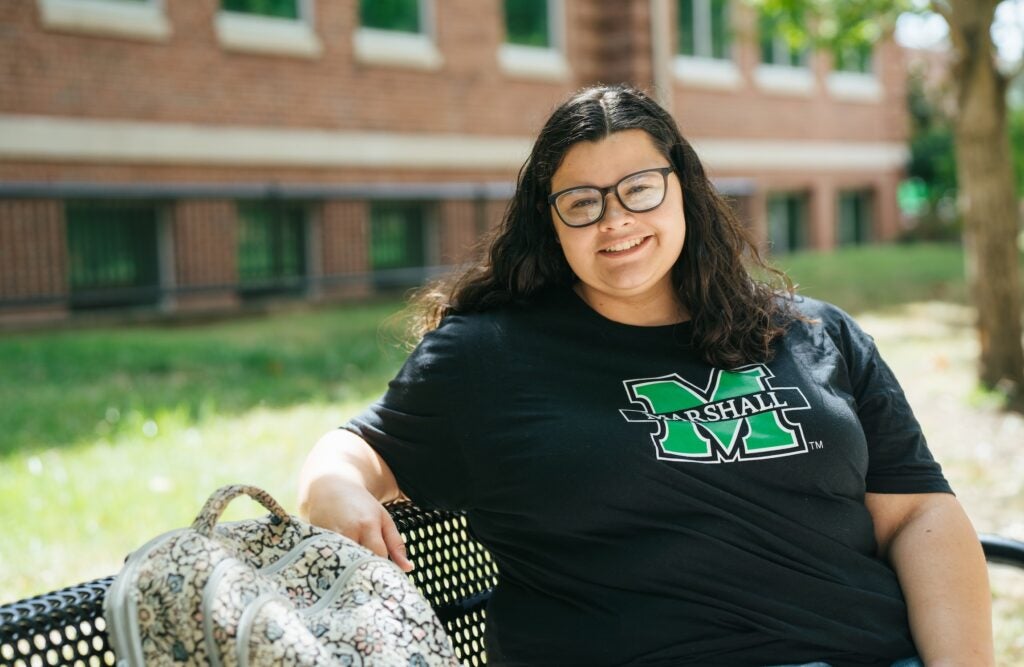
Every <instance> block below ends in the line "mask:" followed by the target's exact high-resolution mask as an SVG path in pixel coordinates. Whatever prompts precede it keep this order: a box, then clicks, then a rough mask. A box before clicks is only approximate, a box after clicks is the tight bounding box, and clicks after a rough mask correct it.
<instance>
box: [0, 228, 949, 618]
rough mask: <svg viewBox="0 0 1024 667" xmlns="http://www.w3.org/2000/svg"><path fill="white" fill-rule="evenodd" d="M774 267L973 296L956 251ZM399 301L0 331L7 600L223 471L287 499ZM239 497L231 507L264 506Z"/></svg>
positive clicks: (895, 251) (72, 572)
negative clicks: (156, 322) (229, 317)
mask: <svg viewBox="0 0 1024 667" xmlns="http://www.w3.org/2000/svg"><path fill="white" fill-rule="evenodd" d="M778 263H779V265H780V266H782V267H783V268H785V270H786V271H788V272H789V274H790V275H791V276H792V277H793V279H794V280H795V281H797V282H799V283H800V284H801V286H802V290H801V291H803V292H804V293H806V294H809V295H811V296H815V297H819V298H824V299H827V300H831V301H834V302H836V303H837V304H839V305H841V306H842V307H844V308H846V309H848V310H851V311H853V312H858V311H862V310H865V309H868V308H871V309H877V308H881V307H887V306H895V305H898V304H899V303H902V302H909V301H919V300H934V299H944V300H953V301H962V300H963V299H964V288H963V279H962V274H963V268H962V254H961V252H960V251H959V250H958V249H957V248H955V247H946V246H913V247H908V246H892V247H877V248H863V249H853V250H849V251H843V252H837V253H833V254H820V255H818V254H800V255H793V256H788V257H784V258H782V259H781V260H779V261H778ZM400 308H401V305H400V304H399V303H397V302H388V303H377V304H360V305H350V306H345V307H338V308H335V309H331V310H320V311H314V312H303V313H283V314H276V315H272V316H268V317H266V318H261V319H246V320H235V321H230V322H221V323H217V324H207V325H189V326H173V327H168V326H162V327H161V326H133V327H123V328H107V329H89V330H81V331H59V332H43V333H23V334H16V335H6V336H0V369H2V373H0V405H2V406H3V407H2V408H0V525H2V526H3V530H2V531H0V602H7V601H12V600H15V599H19V598H22V597H26V596H29V595H33V594H37V593H41V592H44V591H47V590H51V589H54V588H57V587H59V586H64V585H68V584H72V583H76V582H79V581H82V580H85V579H88V578H93V577H99V576H104V575H107V574H111V573H113V572H115V571H116V570H117V569H118V567H119V566H120V564H121V561H122V559H123V558H124V556H125V554H127V553H128V552H129V551H130V550H131V549H133V548H135V547H137V546H138V545H140V544H141V543H143V542H144V541H145V540H146V539H148V538H149V537H152V536H154V535H156V534H157V533H159V532H163V531H166V530H170V529H172V528H176V527H180V526H182V525H185V524H187V523H188V522H190V521H191V519H192V518H193V516H194V514H195V513H196V511H198V509H199V507H200V505H201V503H202V502H203V500H205V498H206V496H207V495H208V494H209V493H210V492H211V491H212V490H213V489H215V488H216V487H217V486H219V485H222V484H227V483H233V482H247V483H252V484H257V485H259V486H262V487H264V488H266V489H267V490H269V491H270V492H271V493H272V494H274V495H275V496H276V497H277V498H278V499H279V500H281V501H282V502H283V503H284V504H285V506H286V507H288V508H289V509H290V510H292V511H294V499H295V490H296V489H295V483H296V479H295V478H296V475H297V472H298V468H299V466H300V464H301V461H302V459H303V457H304V456H305V453H306V452H307V451H308V450H309V447H310V446H311V445H312V444H313V442H315V440H316V439H317V438H318V437H319V436H320V435H321V434H322V433H323V432H324V431H326V430H328V429H330V428H333V427H335V426H337V425H338V424H340V423H342V422H344V421H345V420H346V419H347V418H348V417H349V416H351V415H352V414H354V413H355V412H356V411H357V410H359V409H361V408H362V407H363V406H364V405H365V404H366V403H367V402H369V401H370V400H372V398H374V397H375V396H376V395H378V394H379V393H380V392H381V391H382V390H383V388H384V387H385V384H386V382H387V380H388V379H390V377H391V376H392V375H393V374H394V372H395V370H396V369H397V368H398V366H399V365H400V363H401V361H402V359H403V357H404V354H405V353H404V351H403V350H402V349H401V346H400V345H399V343H398V341H399V335H398V333H397V331H398V330H400V329H401V325H400V324H399V323H395V322H392V324H391V325H389V326H383V327H382V326H381V324H380V323H381V322H382V321H383V320H386V319H387V318H389V317H391V316H392V315H393V314H394V313H396V312H397V311H398V310H400ZM392 319H394V318H392ZM239 505H240V507H239V509H237V510H236V509H234V507H233V511H232V516H235V517H237V516H241V515H244V514H246V513H247V512H249V513H254V509H253V506H252V505H251V504H248V503H245V502H240V503H239Z"/></svg>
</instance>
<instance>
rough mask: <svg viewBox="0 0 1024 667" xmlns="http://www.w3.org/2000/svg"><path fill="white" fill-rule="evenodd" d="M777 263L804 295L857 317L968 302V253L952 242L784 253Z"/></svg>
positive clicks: (776, 260)
mask: <svg viewBox="0 0 1024 667" xmlns="http://www.w3.org/2000/svg"><path fill="white" fill-rule="evenodd" d="M773 262H774V263H775V264H776V265H777V267H778V268H780V269H782V270H784V271H785V272H786V273H787V274H788V275H789V277H790V278H791V279H792V280H793V282H794V283H796V284H797V285H798V292H799V293H801V294H805V295H807V296H811V297H814V298H817V299H824V300H826V301H831V302H832V303H834V304H836V305H837V306H840V307H841V308H843V309H845V310H847V311H850V312H853V313H856V312H860V311H864V310H868V309H871V310H879V309H884V308H888V307H891V306H898V305H901V304H905V303H911V302H914V301H934V300H938V301H952V302H955V303H964V302H965V301H966V298H967V289H966V287H965V284H964V255H963V250H962V249H961V248H960V247H959V246H956V245H952V244H950V245H945V244H920V245H913V246H906V245H886V246H861V247H853V248H848V249H843V250H840V251H836V252H821V253H818V252H804V253H797V254H793V255H782V256H780V257H777V258H774V259H773Z"/></svg>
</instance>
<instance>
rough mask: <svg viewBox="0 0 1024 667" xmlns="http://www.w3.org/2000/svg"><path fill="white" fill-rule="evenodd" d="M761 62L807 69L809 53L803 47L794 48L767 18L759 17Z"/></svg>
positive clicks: (773, 22)
mask: <svg viewBox="0 0 1024 667" xmlns="http://www.w3.org/2000/svg"><path fill="white" fill-rule="evenodd" d="M759 25H760V34H761V62H762V63H763V64H765V65H777V66H781V67H807V64H808V61H809V57H810V51H809V50H808V49H807V48H805V47H794V46H793V45H791V44H790V43H789V40H787V39H786V37H785V36H784V35H782V34H780V33H779V31H778V26H777V25H776V23H775V21H773V20H772V19H771V18H769V17H768V16H765V15H764V14H762V15H761V20H760V24H759Z"/></svg>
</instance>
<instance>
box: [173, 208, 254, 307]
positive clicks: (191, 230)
mask: <svg viewBox="0 0 1024 667" xmlns="http://www.w3.org/2000/svg"><path fill="white" fill-rule="evenodd" d="M171 219H172V238H173V241H174V251H173V252H174V263H175V283H176V286H177V287H178V288H179V289H180V290H181V291H180V292H179V293H178V294H177V296H176V297H175V299H176V306H177V307H178V308H180V309H183V310H199V309H206V308H225V307H228V308H230V307H232V306H235V305H237V303H238V297H237V294H236V291H235V290H234V289H233V288H231V287H225V286H229V285H234V284H235V283H236V282H237V281H238V224H237V222H236V218H235V204H234V202H230V201H213V200H202V199H200V200H186V201H180V202H178V203H177V204H176V205H175V206H174V208H173V213H172V218H171ZM218 286H219V287H218ZM190 288H191V289H190Z"/></svg>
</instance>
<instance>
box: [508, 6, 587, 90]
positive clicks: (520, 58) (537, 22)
mask: <svg viewBox="0 0 1024 667" xmlns="http://www.w3.org/2000/svg"><path fill="white" fill-rule="evenodd" d="M503 7H504V11H503V16H504V19H505V39H504V41H503V42H502V44H501V47H500V49H499V51H498V62H499V64H500V65H501V69H502V70H503V71H504V72H505V73H506V74H509V75H511V76H516V77H525V78H531V79H548V80H553V81H564V80H566V79H567V78H568V76H569V64H568V62H567V61H566V59H565V55H564V54H563V53H562V42H563V38H562V32H563V26H564V24H565V20H564V12H565V7H564V3H563V2H562V0H504V4H503Z"/></svg>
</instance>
